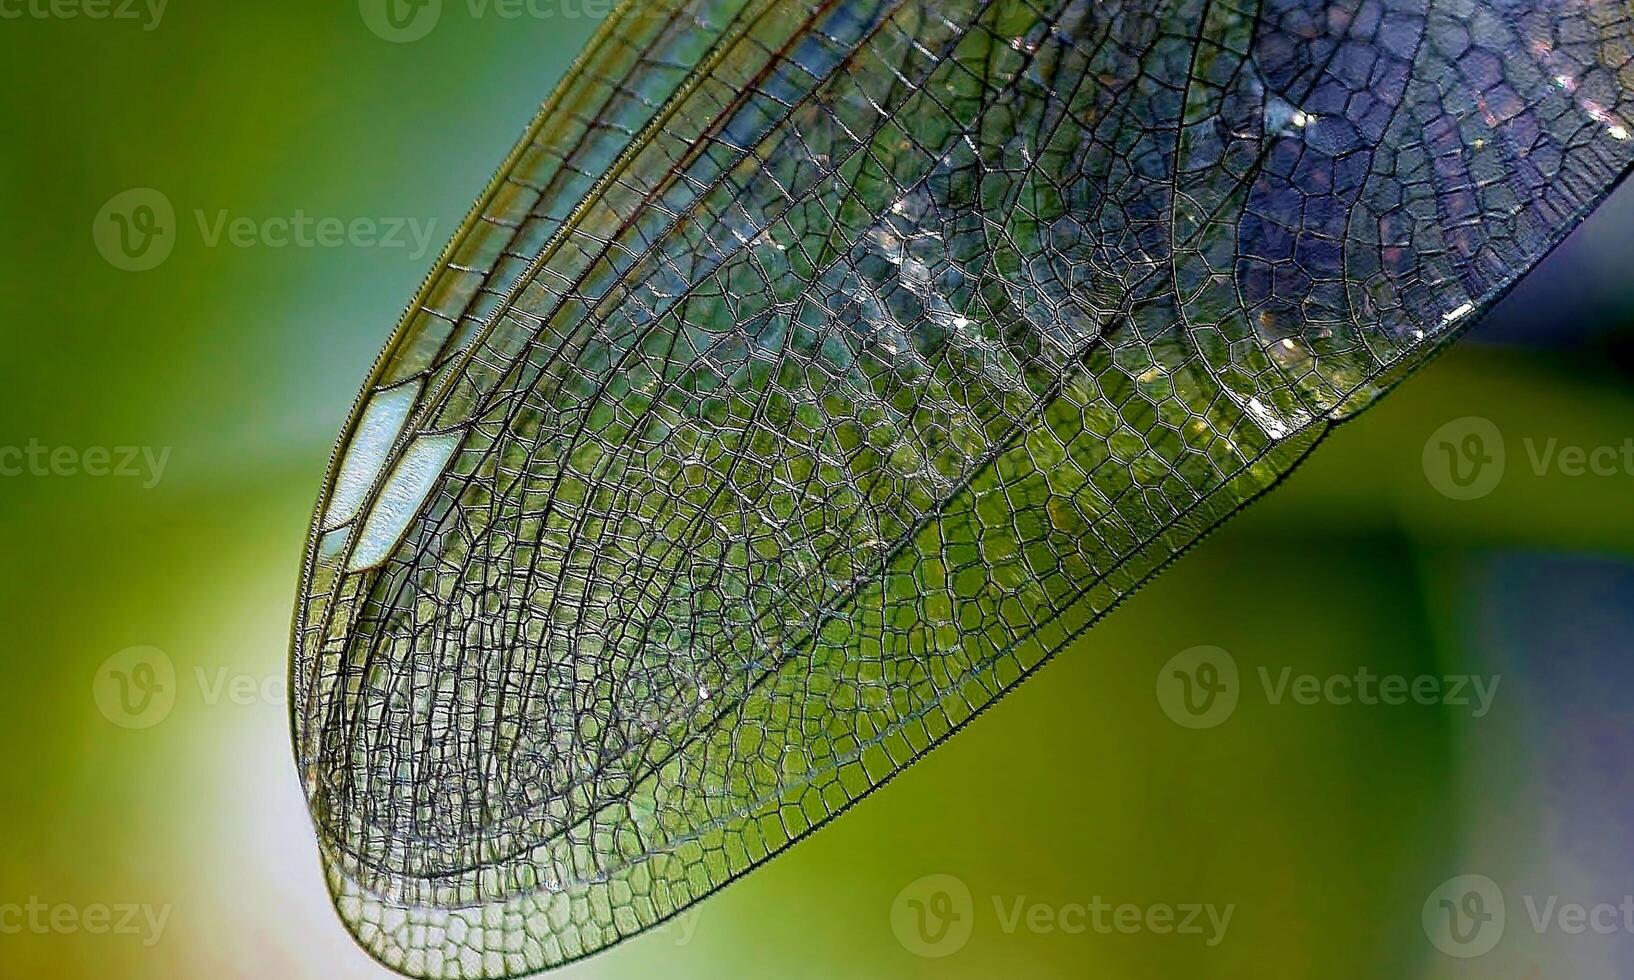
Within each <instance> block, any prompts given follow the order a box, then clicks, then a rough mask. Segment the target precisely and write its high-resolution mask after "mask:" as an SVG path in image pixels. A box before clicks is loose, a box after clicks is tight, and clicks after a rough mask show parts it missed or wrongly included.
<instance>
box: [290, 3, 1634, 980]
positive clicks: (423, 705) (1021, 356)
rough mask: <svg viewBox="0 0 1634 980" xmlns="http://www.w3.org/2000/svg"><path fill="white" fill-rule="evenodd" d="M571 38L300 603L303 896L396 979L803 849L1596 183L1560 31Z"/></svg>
mask: <svg viewBox="0 0 1634 980" xmlns="http://www.w3.org/2000/svg"><path fill="white" fill-rule="evenodd" d="M636 6H640V5H636ZM675 24H685V25H686V26H687V29H686V30H684V31H683V30H674V29H672V27H673V25H675ZM597 45H598V47H596V48H595V49H594V50H593V51H592V53H591V54H590V55H589V56H587V58H586V59H585V60H583V61H582V62H581V63H580V65H579V67H578V69H577V70H576V74H575V75H573V76H572V77H571V78H570V81H569V82H568V83H567V87H566V88H565V89H564V90H563V91H562V92H559V93H558V95H557V96H555V97H554V99H553V103H552V104H555V105H564V104H574V105H579V104H583V105H585V106H587V108H585V109H584V110H583V111H582V112H581V111H575V112H569V113H563V116H564V118H565V119H566V120H567V121H565V122H564V123H563V125H564V126H566V127H567V128H566V129H564V130H563V131H562V135H560V136H558V135H556V130H555V128H554V123H553V122H552V119H551V118H545V119H544V120H543V122H542V123H541V124H540V125H538V126H536V129H535V131H534V132H532V133H531V134H530V136H529V138H528V140H527V141H525V144H524V149H523V152H522V153H521V154H520V155H518V156H513V162H512V166H513V167H516V166H520V161H522V160H525V159H528V158H529V156H530V154H531V153H533V152H534V150H537V155H538V156H539V157H540V158H541V159H546V160H550V161H554V162H552V163H549V164H546V165H545V170H544V171H541V172H542V173H545V174H547V176H544V177H529V178H528V179H525V180H517V181H511V180H510V179H508V178H507V179H505V180H502V181H501V182H500V184H499V185H498V186H500V187H501V189H502V191H504V193H505V194H510V193H514V194H515V195H517V197H516V199H515V200H514V201H511V202H510V203H508V204H506V205H504V206H503V207H501V206H500V205H498V204H497V203H490V204H484V205H482V206H480V209H481V210H482V213H483V214H484V215H485V220H486V216H487V215H488V214H489V212H490V211H493V212H494V213H495V214H498V213H499V212H500V211H503V220H499V219H496V220H494V221H492V222H490V223H491V224H493V225H494V226H495V227H496V228H498V229H501V230H500V231H496V232H492V233H491V235H478V236H476V237H473V238H471V239H470V241H473V242H480V243H481V244H480V245H477V244H471V245H460V244H457V245H456V247H455V249H454V253H456V255H455V257H454V258H452V259H450V260H449V261H448V262H446V263H445V265H444V266H443V267H442V268H441V269H440V270H439V272H438V273H436V274H435V275H434V277H433V280H432V285H429V286H428V287H427V292H425V293H423V294H422V296H421V297H420V298H419V299H418V300H417V301H416V306H415V308H414V309H411V313H410V317H409V319H408V320H407V321H406V325H405V327H404V328H402V329H401V330H400V335H399V338H398V339H397V340H396V341H395V342H394V345H393V346H392V347H391V348H389V349H388V354H387V356H386V357H385V359H384V360H383V362H382V365H381V367H380V368H378V369H377V372H376V378H375V380H374V382H372V384H371V387H370V388H369V389H368V390H367V391H366V392H365V396H364V398H363V400H362V401H361V402H360V406H359V409H358V411H357V413H356V418H355V419H354V421H353V423H352V424H351V425H350V426H349V436H348V440H347V441H345V442H343V446H342V449H341V450H340V451H339V453H338V456H337V458H338V459H339V462H338V463H337V465H336V467H335V474H334V475H333V476H332V479H331V481H330V486H329V488H328V489H327V490H326V492H325V497H324V502H323V504H322V505H321V506H320V511H319V515H318V518H317V521H316V527H315V529H314V537H313V544H312V547H311V549H310V554H309V558H308V566H307V579H306V583H305V586H304V589H303V605H302V608H301V609H300V610H299V611H298V613H297V628H296V636H295V653H294V671H295V678H294V683H295V691H296V698H295V703H294V708H293V711H294V719H295V731H296V739H297V752H298V757H299V761H300V764H301V767H302V772H303V776H304V777H305V779H306V782H307V793H308V797H309V800H310V802H311V805H312V810H313V815H314V818H315V822H316V824H317V827H318V830H319V837H320V844H321V847H322V851H323V855H324V860H325V863H326V867H327V869H328V874H329V880H330V884H331V887H332V889H333V891H334V894H335V897H336V902H337V906H338V908H339V909H340V911H341V913H342V916H343V918H344V919H345V920H346V922H347V924H348V926H349V927H350V928H351V929H352V931H353V932H354V934H355V935H356V936H357V937H358V939H359V940H360V942H361V943H362V944H363V945H364V946H365V948H367V949H368V950H369V951H370V952H371V953H372V954H374V955H375V956H377V957H378V958H380V959H381V960H382V961H383V962H385V963H387V964H388V965H390V966H392V967H394V968H396V969H398V970H400V971H402V972H405V973H408V974H410V975H413V976H423V977H439V978H440V977H456V976H457V977H476V976H483V977H502V976H512V975H517V974H522V973H527V972H532V971H537V970H540V969H544V968H548V967H551V966H555V965H559V964H561V963H563V962H566V961H569V960H572V959H575V958H578V957H581V956H584V955H588V954H590V953H593V952H595V951H597V950H599V949H602V948H605V947H606V946H608V945H611V944H612V943H615V942H617V941H618V940H620V939H622V938H625V937H627V936H630V935H633V934H635V933H637V932H640V931H641V930H643V929H645V928H648V927H650V926H652V925H653V924H655V923H657V922H660V921H662V920H663V919H665V918H666V917H668V916H670V915H673V914H675V913H676V912H677V911H679V910H681V909H683V908H685V907H686V906H688V905H689V904H691V903H693V902H695V901H697V900H699V899H700V898H702V897H704V896H706V895H708V894H709V893H711V892H713V891H714V890H716V889H718V888H720V887H721V886H723V885H724V884H726V883H727V882H729V881H731V880H733V879H734V878H736V877H737V876H740V875H742V874H744V873H745V872H747V871H748V870H750V869H752V868H753V867H755V866H757V865H759V864H760V863H762V862H764V861H766V860H767V859H769V858H770V857H771V856H773V855H775V854H777V853H779V852H780V851H781V850H783V849H785V848H786V847H788V846H790V844H792V843H793V842H794V841H796V840H798V839H800V838H801V837H803V836H804V835H805V834H807V833H809V832H810V831H812V830H813V829H815V828H816V827H818V826H820V825H822V824H823V823H825V822H826V821H828V820H830V819H832V818H833V817H834V816H835V815H836V814H838V813H839V812H840V811H842V810H843V809H845V808H846V807H848V806H849V805H850V804H851V803H853V802H855V801H856V800H857V799H859V798H860V797H862V796H863V795H865V794H867V793H868V792H870V791H872V790H873V789H874V788H876V787H877V786H879V785H880V784H881V783H883V782H884V781H886V780H887V779H889V778H890V777H891V776H892V775H894V774H895V773H896V772H898V771H900V770H901V769H902V767H904V766H905V765H907V764H908V763H909V762H911V761H912V760H914V759H915V758H917V757H918V756H919V755H921V754H923V753H924V752H926V751H928V750H929V749H930V748H932V747H933V746H934V745H936V744H937V743H938V742H940V741H941V740H942V739H944V738H945V737H946V736H947V735H948V734H950V733H951V732H952V731H953V730H955V729H956V728H957V727H959V726H960V725H962V724H964V723H965V722H966V721H968V720H969V719H970V718H971V717H972V716H973V715H975V714H976V713H977V712H979V711H980V710H982V709H983V708H985V707H986V706H987V705H989V704H990V703H992V701H993V700H995V699H996V698H998V697H999V696H1001V695H1002V694H1003V693H1005V692H1006V691H1008V690H1009V689H1010V688H1012V687H1013V686H1014V685H1015V684H1016V683H1017V682H1018V681H1019V680H1020V679H1022V678H1023V677H1025V676H1027V675H1028V674H1029V673H1030V672H1031V671H1032V670H1034V669H1035V668H1036V667H1037V666H1038V665H1039V664H1041V663H1042V662H1043V661H1044V660H1045V659H1047V658H1048V657H1049V656H1051V655H1052V654H1053V653H1054V652H1056V651H1057V650H1059V649H1060V648H1061V647H1062V646H1063V645H1064V644H1065V643H1066V642H1067V641H1068V640H1069V639H1070V638H1072V637H1073V636H1074V635H1076V634H1077V633H1079V632H1081V631H1082V630H1083V629H1086V628H1088V626H1090V625H1091V624H1093V622H1094V621H1095V620H1096V619H1097V618H1099V617H1100V616H1101V615H1103V614H1104V613H1105V612H1106V611H1108V610H1109V609H1110V608H1112V606H1114V605H1115V604H1116V603H1117V602H1119V601H1120V600H1121V599H1122V598H1124V597H1125V596H1127V595H1128V594H1129V593H1130V592H1132V591H1133V590H1134V589H1135V588H1138V587H1139V585H1140V584H1141V583H1142V582H1144V581H1145V580H1146V579H1148V578H1149V577H1150V576H1152V575H1153V574H1155V573H1156V572H1157V571H1159V570H1160V569H1161V568H1163V567H1164V566H1165V565H1166V564H1167V563H1168V562H1170V561H1172V560H1173V559H1174V558H1175V557H1176V556H1178V555H1179V554H1180V553H1181V552H1183V551H1184V550H1185V549H1186V548H1188V547H1189V546H1190V545H1192V544H1193V543H1194V542H1195V541H1196V540H1198V539H1199V538H1200V537H1201V536H1202V535H1204V534H1205V533H1207V532H1208V531H1209V530H1210V529H1211V528H1213V527H1215V526H1216V525H1218V524H1219V523H1220V522H1221V521H1223V520H1224V519H1226V518H1227V517H1229V516H1230V515H1231V514H1233V513H1235V512H1236V511H1237V510H1239V509H1240V508H1241V507H1242V506H1244V505H1245V504H1246V503H1247V502H1248V501H1250V500H1252V499H1253V498H1254V497H1255V496H1257V495H1259V494H1260V493H1263V492H1264V491H1266V490H1267V489H1269V488H1270V487H1272V486H1273V485H1274V484H1275V483H1276V482H1277V481H1278V480H1279V479H1280V478H1281V477H1282V476H1284V475H1285V474H1286V473H1287V472H1288V471H1289V470H1290V469H1292V467H1293V466H1295V465H1296V464H1297V463H1298V461H1299V460H1300V459H1302V458H1303V457H1304V456H1305V455H1306V454H1307V453H1308V452H1309V451H1310V450H1311V449H1312V448H1313V447H1314V446H1315V445H1316V444H1317V443H1318V442H1319V441H1320V440H1321V439H1322V437H1323V436H1324V435H1325V433H1326V432H1327V431H1328V430H1329V429H1331V428H1332V426H1333V425H1335V424H1337V423H1338V422H1339V421H1342V420H1343V419H1344V418H1346V417H1348V416H1350V415H1353V414H1354V413H1355V412H1357V411H1360V410H1361V409H1363V408H1365V407H1366V406H1367V405H1369V404H1371V403H1372V402H1373V401H1374V400H1376V399H1377V398H1378V397H1379V396H1380V395H1381V394H1382V393H1383V392H1384V391H1385V390H1386V389H1387V388H1388V387H1389V386H1390V385H1391V384H1394V383H1395V382H1396V381H1399V380H1400V379H1401V378H1403V377H1405V376H1406V375H1407V374H1409V373H1411V372H1412V371H1413V370H1414V369H1415V368H1416V367H1417V366H1418V365H1420V364H1422V363H1423V362H1424V361H1425V360H1426V359H1427V358H1428V357H1429V356H1430V355H1431V354H1432V353H1433V352H1434V351H1435V350H1436V349H1437V348H1438V347H1440V346H1441V345H1443V344H1445V343H1446V342H1447V341H1448V340H1450V339H1451V338H1452V337H1453V336H1455V335H1456V333H1457V332H1458V331H1459V330H1460V329H1462V328H1463V327H1464V326H1466V325H1468V324H1469V323H1470V322H1472V321H1473V320H1474V319H1476V318H1477V316H1478V315H1479V313H1480V312H1481V311H1482V310H1484V309H1485V308H1486V307H1487V306H1488V305H1490V304H1491V303H1492V302H1493V301H1494V300H1495V299H1496V298H1497V297H1498V296H1499V295H1501V294H1502V293H1503V292H1504V291H1505V290H1506V289H1507V288H1509V286H1510V285H1511V284H1512V283H1513V282H1514V281H1515V279H1516V278H1517V277H1518V276H1520V275H1521V274H1523V273H1524V272H1525V271H1526V270H1527V269H1528V268H1530V267H1531V266H1532V265H1533V264H1534V263H1535V262H1536V261H1537V260H1538V259H1540V258H1541V257H1542V256H1543V255H1544V254H1545V253H1546V252H1547V251H1548V250H1549V249H1550V248H1551V247H1553V245H1554V244H1556V243H1557V242H1558V241H1559V240H1560V238H1561V237H1562V236H1563V235H1564V234H1565V233H1566V232H1568V231H1569V230H1570V229H1571V228H1572V227H1573V226H1574V225H1575V224H1576V222H1577V221H1579V220H1580V219H1581V218H1582V216H1583V215H1584V214H1585V213H1586V212H1587V211H1588V210H1589V209H1590V208H1592V207H1593V206H1594V205H1595V204H1596V203H1598V201H1599V200H1600V199H1601V198H1602V197H1603V196H1604V195H1605V194H1606V193H1607V192H1609V189H1610V188H1611V187H1612V186H1613V185H1614V183H1615V182H1616V181H1617V180H1618V179H1620V177H1621V176H1622V174H1623V173H1624V172H1625V170H1626V169H1627V167H1628V165H1629V163H1630V160H1631V159H1634V146H1631V144H1630V140H1629V128H1634V121H1631V120H1634V59H1631V58H1630V53H1631V50H1634V48H1631V45H1634V24H1631V15H1630V12H1629V11H1628V9H1627V8H1626V6H1625V5H1621V4H1617V3H1612V2H1606V0H1594V2H1584V0H1577V2H1564V3H1558V4H1552V5H1541V6H1540V5H1534V4H1521V3H1514V2H1498V0H1491V2H1487V3H1484V4H1483V3H1472V4H1469V5H1466V8H1462V9H1460V10H1459V11H1458V12H1457V13H1456V14H1454V13H1450V12H1448V13H1443V12H1440V11H1433V10H1429V9H1428V8H1427V4H1425V3H1423V2H1417V3H1414V2H1407V0H1352V2H1348V3H1337V4H1336V3H1292V2H1280V3H1269V2H1267V3H1260V4H1257V5H1255V4H1251V3H1248V4H1245V3H1231V4H1226V3H1222V2H1217V0H1193V2H1178V3H1155V2H1125V3H1104V2H1094V3H1092V2H1089V0H1030V2H1026V0H934V2H933V0H825V2H793V0H737V2H735V3H730V4H726V3H718V2H717V3H704V2H678V3H676V4H673V5H671V7H670V8H669V9H667V10H666V11H664V12H663V13H662V15H660V14H657V13H637V12H635V7H634V6H631V5H626V6H625V7H623V8H621V9H620V12H619V13H618V14H616V15H615V17H614V21H613V25H612V26H611V27H610V28H609V29H608V30H607V31H606V32H604V35H603V36H601V37H600V38H598V42H597ZM666 45H667V47H666ZM632 51H652V52H662V53H659V54H653V55H651V56H641V57H635V56H632V55H631V54H630V52H632ZM630 92H637V93H640V94H639V95H638V96H634V97H626V94H627V93H630ZM546 115H547V116H550V115H551V114H550V113H549V112H547V114H546ZM589 119H599V120H601V123H600V124H599V125H598V124H592V123H587V122H585V120H589ZM571 146H581V147H589V149H588V150H584V151H582V152H580V153H578V154H577V155H575V154H574V153H573V152H572V151H570V150H569V149H567V147H571ZM540 147H544V149H539V148H540ZM540 187H544V188H545V192H544V193H542V194H541V195H540V196H539V197H538V198H533V197H531V196H530V195H532V194H534V193H535V191H536V190H537V189H538V188H540ZM506 188H510V189H509V190H506ZM551 188H554V189H555V190H554V191H552V190H551ZM502 196H503V195H500V196H496V195H494V194H490V195H489V198H488V199H486V200H488V201H490V202H497V201H499V200H500V199H501V197H502ZM524 229H531V230H524ZM501 239H503V240H504V242H505V244H503V245H500V244H495V243H496V242H498V241H500V240H501ZM461 248H467V249H470V250H472V251H471V252H470V253H469V254H468V255H467V253H462V252H461ZM460 255H467V257H466V258H461V257H459V256H460ZM467 270H472V271H467ZM442 283H448V284H450V285H447V286H446V287H445V286H443V285H439V284H442ZM444 297H449V299H447V301H446V302H445V299H444ZM360 446H361V447H363V448H361V449H360V448H358V447H360ZM354 453H355V454H356V456H357V458H359V459H361V460H363V462H362V463H357V464H349V463H348V459H349V458H351V455H352V454H354ZM365 464H366V465H365ZM349 465H350V466H351V470H352V471H353V472H351V473H349V472H348V466H349Z"/></svg>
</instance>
